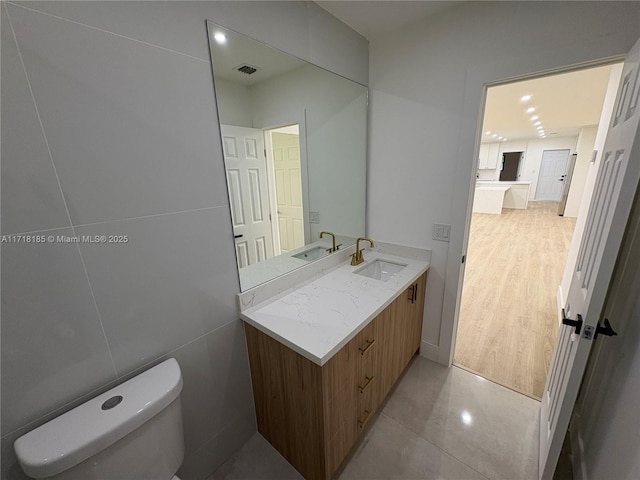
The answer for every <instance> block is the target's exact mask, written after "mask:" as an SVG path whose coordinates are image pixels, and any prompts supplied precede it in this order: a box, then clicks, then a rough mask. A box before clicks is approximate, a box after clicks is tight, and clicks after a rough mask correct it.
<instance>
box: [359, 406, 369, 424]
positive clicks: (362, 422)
mask: <svg viewBox="0 0 640 480" xmlns="http://www.w3.org/2000/svg"><path fill="white" fill-rule="evenodd" d="M369 415H371V410H365V411H364V418H363V419H362V420H358V424H359V425H360V428H362V427H364V424H365V423H367V420H369Z"/></svg>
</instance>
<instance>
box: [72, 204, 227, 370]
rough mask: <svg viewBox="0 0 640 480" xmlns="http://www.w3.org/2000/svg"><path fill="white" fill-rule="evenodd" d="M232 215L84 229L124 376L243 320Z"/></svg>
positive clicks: (214, 212)
mask: <svg viewBox="0 0 640 480" xmlns="http://www.w3.org/2000/svg"><path fill="white" fill-rule="evenodd" d="M229 215H230V214H229V210H228V208H227V207H220V208H213V209H206V210H199V211H194V212H187V213H179V214H172V215H159V216H154V217H145V218H138V219H134V220H126V221H116V222H109V223H101V224H98V225H90V226H85V227H78V228H77V232H78V234H79V235H88V236H100V235H105V236H111V235H116V236H125V235H126V236H128V239H129V240H128V242H127V243H105V244H99V243H97V244H96V243H94V244H90V243H83V244H81V249H82V253H83V256H84V258H85V262H86V266H87V271H88V273H89V279H90V281H91V285H92V286H93V291H94V294H95V297H96V302H97V304H98V309H99V311H100V315H101V316H102V321H103V323H104V327H105V330H106V333H107V337H108V339H109V344H110V346H111V350H112V352H113V356H114V361H115V363H116V367H117V368H118V374H119V375H123V374H126V373H127V372H129V371H130V370H133V369H134V368H136V367H137V366H139V365H143V364H145V363H148V362H149V361H152V360H154V359H155V358H157V357H159V356H161V355H164V354H165V353H167V352H169V351H171V350H174V349H176V348H178V347H179V346H181V345H184V344H185V343H187V342H189V341H190V340H193V339H194V338H197V337H199V336H201V335H204V334H205V333H208V332H210V331H212V330H214V329H216V328H218V327H220V326H222V325H225V324H227V323H229V322H230V321H231V320H234V319H235V318H237V307H236V304H235V294H236V293H237V292H238V291H239V283H238V274H237V268H236V263H235V255H234V247H233V241H232V238H233V235H232V231H231V222H230V220H229V218H228V217H229Z"/></svg>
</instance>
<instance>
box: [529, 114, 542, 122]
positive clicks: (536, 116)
mask: <svg viewBox="0 0 640 480" xmlns="http://www.w3.org/2000/svg"><path fill="white" fill-rule="evenodd" d="M538 118H540V117H538V115H534V116H532V117H531V120H532V121H534V122H535V121H536V120H538Z"/></svg>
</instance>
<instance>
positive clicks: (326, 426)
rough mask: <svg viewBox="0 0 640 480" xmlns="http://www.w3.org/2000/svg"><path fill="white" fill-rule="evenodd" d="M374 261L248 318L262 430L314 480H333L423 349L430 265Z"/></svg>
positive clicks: (318, 281) (338, 270)
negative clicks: (405, 370)
mask: <svg viewBox="0 0 640 480" xmlns="http://www.w3.org/2000/svg"><path fill="white" fill-rule="evenodd" d="M365 257H366V258H365V262H364V263H363V264H362V265H359V266H355V267H354V266H351V265H350V264H349V262H348V261H346V260H345V261H344V262H343V263H341V264H340V265H338V266H337V267H335V268H333V269H331V270H329V271H327V272H325V273H323V274H322V275H319V276H317V277H315V278H314V279H312V280H311V281H309V282H308V283H306V284H304V285H302V286H300V287H296V288H292V289H289V290H288V291H285V292H283V293H282V294H280V295H279V296H277V297H275V298H274V299H270V300H267V301H264V302H262V303H261V304H259V305H257V306H255V307H252V308H249V309H247V310H244V311H243V312H242V313H241V316H242V318H243V320H244V321H245V332H246V338H247V346H248V351H249V362H250V366H251V379H252V383H253V392H254V400H255V407H256V414H257V420H258V430H259V432H260V433H261V434H262V435H263V436H264V437H265V438H266V439H267V440H268V441H269V442H270V443H271V444H272V445H273V446H274V447H275V448H276V449H277V450H278V451H279V452H280V453H281V454H282V455H283V456H284V457H285V458H287V460H288V461H289V462H290V463H291V464H292V465H293V466H294V467H295V468H296V469H297V470H298V471H299V472H300V473H302V475H304V477H305V478H307V479H310V480H315V479H318V480H326V479H329V478H332V477H333V475H334V474H335V473H336V471H337V470H338V469H339V467H340V465H341V464H342V463H343V461H344V460H345V458H346V457H347V455H348V453H349V452H350V450H351V449H352V447H353V446H354V445H355V444H356V442H357V440H358V439H359V438H360V437H361V435H362V434H363V432H364V431H365V429H366V427H367V425H368V424H369V422H370V420H371V419H372V418H373V417H374V415H375V413H376V411H377V410H378V408H379V407H380V405H381V404H382V402H383V401H384V399H385V398H386V396H387V395H388V394H389V392H390V391H391V389H392V388H393V386H394V384H395V383H396V381H397V380H398V378H399V377H400V375H401V373H402V372H403V370H404V369H405V367H406V366H407V364H408V363H409V361H410V360H411V358H412V357H413V356H414V355H415V354H416V352H417V351H418V349H419V347H420V341H421V333H422V318H423V311H424V301H425V288H426V278H427V269H428V267H429V263H428V261H426V260H417V259H412V258H407V257H402V256H397V255H391V254H389V253H380V252H375V251H369V250H367V251H365ZM380 265H382V266H383V267H382V271H381V270H380V269H379V267H380ZM385 265H386V267H385ZM387 267H389V268H387ZM385 272H391V273H388V274H386V273H385Z"/></svg>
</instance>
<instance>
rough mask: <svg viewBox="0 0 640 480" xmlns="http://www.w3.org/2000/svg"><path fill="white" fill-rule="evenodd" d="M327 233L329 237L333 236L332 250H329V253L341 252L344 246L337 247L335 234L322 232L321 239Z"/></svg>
mask: <svg viewBox="0 0 640 480" xmlns="http://www.w3.org/2000/svg"><path fill="white" fill-rule="evenodd" d="M325 233H326V234H327V235H331V248H327V252H329V253H332V252H337V251H338V250H340V247H341V246H342V244H340V245H336V235H335V233H331V232H320V238H322V237H323V236H324V234H325Z"/></svg>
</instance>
